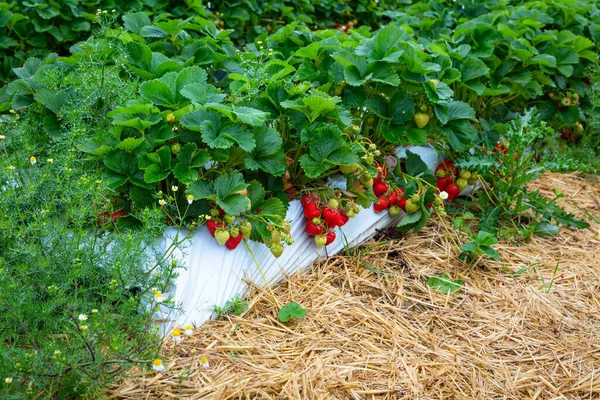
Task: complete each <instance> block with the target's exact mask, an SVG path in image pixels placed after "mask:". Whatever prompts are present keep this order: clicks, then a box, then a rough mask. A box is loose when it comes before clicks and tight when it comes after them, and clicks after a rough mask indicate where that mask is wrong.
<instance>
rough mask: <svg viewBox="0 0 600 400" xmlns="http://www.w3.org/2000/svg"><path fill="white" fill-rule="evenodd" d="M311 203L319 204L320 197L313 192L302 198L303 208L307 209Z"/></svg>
mask: <svg viewBox="0 0 600 400" xmlns="http://www.w3.org/2000/svg"><path fill="white" fill-rule="evenodd" d="M310 202H313V203H315V204H317V205H318V204H319V195H318V194H316V193H313V192H309V193H307V194H305V195H304V197H302V207H306V205H307V204H308V203H310Z"/></svg>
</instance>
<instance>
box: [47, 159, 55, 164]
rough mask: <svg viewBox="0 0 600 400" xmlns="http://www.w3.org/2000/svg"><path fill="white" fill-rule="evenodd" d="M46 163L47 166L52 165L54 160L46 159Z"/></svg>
mask: <svg viewBox="0 0 600 400" xmlns="http://www.w3.org/2000/svg"><path fill="white" fill-rule="evenodd" d="M46 162H47V163H48V164H52V163H53V162H54V159H52V158H49V159H47V160H46Z"/></svg>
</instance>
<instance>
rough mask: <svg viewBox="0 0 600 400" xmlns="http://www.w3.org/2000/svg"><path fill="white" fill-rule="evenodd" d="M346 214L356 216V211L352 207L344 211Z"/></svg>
mask: <svg viewBox="0 0 600 400" xmlns="http://www.w3.org/2000/svg"><path fill="white" fill-rule="evenodd" d="M346 216H347V217H348V218H354V217H356V213H355V212H354V210H353V209H350V210H348V211H346Z"/></svg>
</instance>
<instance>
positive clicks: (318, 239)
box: [315, 234, 327, 249]
mask: <svg viewBox="0 0 600 400" xmlns="http://www.w3.org/2000/svg"><path fill="white" fill-rule="evenodd" d="M325 243H327V236H326V235H323V234H321V235H317V236H315V244H316V245H317V247H318V248H319V249H321V248H323V246H325Z"/></svg>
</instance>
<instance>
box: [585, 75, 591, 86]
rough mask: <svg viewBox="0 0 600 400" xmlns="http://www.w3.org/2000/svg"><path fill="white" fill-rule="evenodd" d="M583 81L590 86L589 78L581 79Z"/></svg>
mask: <svg viewBox="0 0 600 400" xmlns="http://www.w3.org/2000/svg"><path fill="white" fill-rule="evenodd" d="M583 81H584V82H585V84H586V85H588V86H591V84H592V80H591V79H590V77H589V76H586V77H585V78H583Z"/></svg>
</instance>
